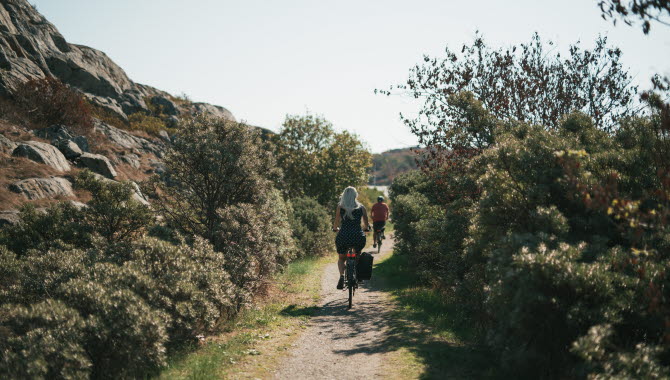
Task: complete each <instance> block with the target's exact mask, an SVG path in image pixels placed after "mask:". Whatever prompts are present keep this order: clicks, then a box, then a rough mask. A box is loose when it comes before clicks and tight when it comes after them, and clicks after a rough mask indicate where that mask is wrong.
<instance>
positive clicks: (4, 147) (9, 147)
mask: <svg viewBox="0 0 670 380" xmlns="http://www.w3.org/2000/svg"><path fill="white" fill-rule="evenodd" d="M17 146H18V144H17V143H15V142H14V141H12V140H10V139H8V138H7V137H5V136H4V135H0V152H2V153H11V152H12V151H14V149H16V147H17Z"/></svg>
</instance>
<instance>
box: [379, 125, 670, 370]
mask: <svg viewBox="0 0 670 380" xmlns="http://www.w3.org/2000/svg"><path fill="white" fill-rule="evenodd" d="M658 122H660V121H659V119H654V118H637V119H629V120H626V121H625V122H623V123H622V127H621V128H620V129H618V130H617V131H616V132H614V133H604V132H603V131H601V130H599V129H598V128H596V126H595V124H594V123H593V122H592V121H591V120H590V119H589V118H588V117H586V116H585V115H583V114H578V113H575V114H570V115H567V116H566V117H564V118H563V120H562V123H561V125H560V126H559V128H558V129H556V130H547V129H544V128H540V127H533V126H528V125H525V124H521V123H509V124H506V125H500V126H499V127H498V128H497V129H496V131H495V134H494V141H495V143H494V144H493V145H492V146H491V147H490V148H488V149H484V150H482V152H481V153H480V154H478V155H477V156H475V157H472V158H470V159H468V160H466V161H463V163H464V164H463V165H462V166H460V167H459V168H458V170H456V171H453V170H452V171H450V172H445V173H449V174H447V177H442V179H444V178H448V179H449V180H448V181H445V183H443V184H441V185H440V187H439V188H441V189H447V190H448V191H451V193H450V195H449V196H448V197H445V198H440V197H439V196H436V193H435V192H434V188H433V187H432V186H431V183H432V184H434V182H432V181H433V180H434V178H435V176H433V175H432V174H434V173H432V174H429V175H425V176H424V175H420V174H406V175H402V176H399V177H398V178H397V179H396V182H397V183H394V184H393V185H392V187H391V194H392V196H393V200H394V222H395V225H396V236H397V238H398V239H399V242H398V245H397V246H398V249H399V251H400V252H406V253H410V252H411V253H412V259H413V262H414V263H415V266H416V270H417V271H418V272H419V273H420V274H422V276H423V278H424V279H426V280H427V281H430V282H431V283H433V284H436V285H438V286H440V287H441V288H442V289H444V290H445V293H444V294H445V295H446V296H448V297H452V299H451V301H452V302H454V303H455V304H457V305H459V307H460V309H461V311H462V312H463V313H464V315H465V316H466V318H467V320H468V321H469V323H472V322H474V323H475V324H476V325H477V326H478V329H479V331H481V336H480V338H481V339H482V341H483V342H484V343H486V344H487V345H488V346H489V347H490V348H491V350H492V352H495V353H497V355H498V360H499V363H500V365H501V367H502V368H504V369H505V370H506V371H508V375H510V376H523V377H529V378H537V377H541V378H560V377H585V376H589V377H594V378H595V377H599V376H602V377H603V378H631V377H634V378H637V377H642V378H663V376H665V375H664V374H667V371H668V368H670V361H668V358H670V346H669V345H668V344H667V342H668V337H670V334H669V333H668V329H667V326H668V325H667V323H668V318H667V315H668V312H669V311H670V307H669V306H668V304H667V303H666V302H665V301H663V299H664V298H663V297H666V296H667V294H668V289H670V281H669V277H668V273H670V270H669V265H670V264H669V262H670V261H668V257H669V256H668V252H669V251H668V248H669V246H670V245H669V243H668V241H670V240H669V239H668V236H670V235H669V234H668V228H667V222H666V220H667V216H668V215H669V214H670V207H669V205H670V201H669V200H668V196H667V194H669V193H668V191H667V189H670V180H668V178H669V177H668V176H667V175H665V174H663V173H665V171H664V166H665V165H666V164H665V163H663V162H664V161H663V160H659V157H664V154H666V153H667V152H670V146H669V145H668V144H667V142H666V140H665V139H664V137H663V134H662V133H660V132H656V131H658V127H657V126H655V125H654V123H658ZM440 175H442V174H440ZM421 178H423V179H424V180H423V181H421V180H419V179H421ZM473 184H474V186H473ZM463 189H465V190H467V191H462V190H463ZM426 263H429V264H428V265H426Z"/></svg>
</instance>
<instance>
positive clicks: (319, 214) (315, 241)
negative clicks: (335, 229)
mask: <svg viewBox="0 0 670 380" xmlns="http://www.w3.org/2000/svg"><path fill="white" fill-rule="evenodd" d="M291 206H292V214H291V218H290V219H291V230H292V231H293V238H294V239H295V241H296V244H297V246H298V256H300V257H304V256H319V255H323V254H325V253H327V252H328V251H329V250H331V249H332V244H333V233H332V232H331V228H332V225H331V223H330V220H331V215H330V214H329V213H328V210H326V208H325V207H323V206H322V205H320V204H319V202H317V201H316V199H313V198H306V197H305V198H295V199H292V200H291Z"/></svg>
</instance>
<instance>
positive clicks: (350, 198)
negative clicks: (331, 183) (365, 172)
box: [333, 186, 370, 289]
mask: <svg viewBox="0 0 670 380" xmlns="http://www.w3.org/2000/svg"><path fill="white" fill-rule="evenodd" d="M356 197H358V192H357V191H356V189H355V188H354V187H351V186H349V187H347V188H346V189H344V191H343V192H342V196H341V197H340V203H339V204H338V205H337V211H336V212H335V222H334V223H333V231H339V232H338V234H337V237H336V238H335V247H337V253H338V254H339V259H338V260H337V267H338V269H339V270H340V280H339V281H338V282H337V288H338V289H343V288H344V261H345V260H346V254H347V250H348V249H349V248H353V249H354V250H355V251H356V253H358V254H360V253H361V251H362V250H363V248H365V232H364V231H363V229H362V228H361V219H363V222H364V223H365V231H369V230H370V225H369V224H368V215H367V211H366V210H365V207H364V206H363V205H362V204H360V203H359V202H358V200H356ZM340 223H341V224H342V226H341V227H340Z"/></svg>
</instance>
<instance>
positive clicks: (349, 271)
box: [344, 248, 358, 309]
mask: <svg viewBox="0 0 670 380" xmlns="http://www.w3.org/2000/svg"><path fill="white" fill-rule="evenodd" d="M357 262H358V253H356V251H355V250H354V249H353V248H349V250H348V251H347V261H346V262H345V264H344V265H345V269H344V286H345V287H346V288H347V290H348V291H349V307H347V309H351V305H352V304H353V299H354V294H356V289H358V278H357V272H356V263H357Z"/></svg>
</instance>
